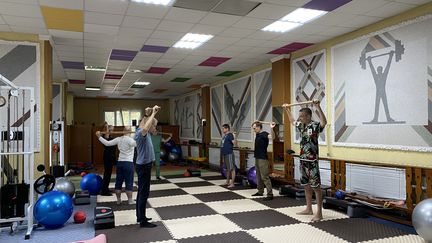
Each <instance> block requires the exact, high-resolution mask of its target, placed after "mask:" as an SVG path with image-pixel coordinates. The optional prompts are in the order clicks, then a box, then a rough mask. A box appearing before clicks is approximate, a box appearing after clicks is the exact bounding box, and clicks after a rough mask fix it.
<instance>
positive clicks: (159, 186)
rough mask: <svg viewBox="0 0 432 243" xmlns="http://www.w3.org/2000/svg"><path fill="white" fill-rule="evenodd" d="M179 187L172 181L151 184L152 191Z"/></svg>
mask: <svg viewBox="0 0 432 243" xmlns="http://www.w3.org/2000/svg"><path fill="white" fill-rule="evenodd" d="M176 188H179V187H178V186H177V185H175V184H171V183H164V184H151V185H150V191H160V190H167V189H176Z"/></svg>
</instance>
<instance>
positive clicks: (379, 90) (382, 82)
mask: <svg viewBox="0 0 432 243" xmlns="http://www.w3.org/2000/svg"><path fill="white" fill-rule="evenodd" d="M393 55H394V51H390V52H389V59H388V61H387V64H386V67H385V70H384V71H383V67H382V66H378V68H377V69H376V70H375V67H374V65H373V63H372V57H370V56H369V57H367V58H366V60H367V62H368V64H369V68H370V69H371V71H372V76H373V79H374V81H375V87H376V92H375V114H374V117H373V118H372V121H371V122H378V115H379V105H380V101H381V100H382V103H383V106H384V111H385V115H386V118H387V121H388V122H394V121H395V120H394V119H392V118H391V116H390V111H389V108H388V102H387V94H386V83H387V77H388V73H389V70H390V65H391V61H392V59H393Z"/></svg>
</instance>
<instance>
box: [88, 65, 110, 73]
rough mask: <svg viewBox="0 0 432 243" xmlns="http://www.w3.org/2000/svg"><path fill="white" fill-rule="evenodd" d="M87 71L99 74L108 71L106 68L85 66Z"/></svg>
mask: <svg viewBox="0 0 432 243" xmlns="http://www.w3.org/2000/svg"><path fill="white" fill-rule="evenodd" d="M85 70H86V71H98V72H105V71H106V69H105V68H104V67H96V66H85Z"/></svg>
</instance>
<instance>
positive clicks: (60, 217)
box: [33, 191, 73, 229]
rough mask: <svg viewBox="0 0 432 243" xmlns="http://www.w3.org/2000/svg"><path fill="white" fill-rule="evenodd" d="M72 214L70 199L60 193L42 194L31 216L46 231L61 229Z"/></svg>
mask: <svg viewBox="0 0 432 243" xmlns="http://www.w3.org/2000/svg"><path fill="white" fill-rule="evenodd" d="M72 212H73V205H72V199H71V197H70V196H69V195H68V194H66V193H64V192H62V191H49V192H46V193H44V194H43V195H42V196H41V197H40V198H39V199H38V200H37V202H36V204H35V206H34V210H33V215H34V217H35V219H36V220H37V222H38V223H39V224H41V225H43V226H44V227H45V228H47V229H56V228H59V227H62V226H63V225H64V223H66V221H68V219H69V218H70V216H71V215H72Z"/></svg>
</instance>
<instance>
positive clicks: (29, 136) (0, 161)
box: [0, 75, 36, 240]
mask: <svg viewBox="0 0 432 243" xmlns="http://www.w3.org/2000/svg"><path fill="white" fill-rule="evenodd" d="M0 91H3V92H4V91H6V92H8V93H9V92H13V93H14V95H16V96H17V97H18V96H20V95H21V96H20V97H21V98H22V100H23V101H22V104H19V102H17V103H16V104H14V105H16V106H19V108H26V109H28V112H29V117H28V119H27V120H24V119H25V118H24V117H22V119H23V120H24V121H23V128H22V129H23V131H22V133H24V131H25V138H24V135H22V137H23V138H21V139H22V143H21V145H22V149H20V148H19V147H20V146H19V145H18V143H19V142H18V143H17V144H15V141H10V140H11V139H12V138H11V137H9V136H10V134H6V135H7V138H6V139H3V137H2V139H1V141H2V143H9V147H8V151H4V150H2V149H0V182H4V181H5V180H6V178H5V177H4V175H3V174H4V171H3V170H4V168H2V166H3V165H4V164H5V163H6V159H5V158H16V160H17V161H18V163H22V165H23V167H21V168H17V169H16V170H17V174H20V173H21V172H22V178H21V180H22V183H23V184H24V185H28V187H29V191H28V195H24V196H28V202H27V203H26V204H25V207H24V209H25V210H24V216H23V217H9V218H8V217H2V215H1V212H0V224H2V225H8V224H11V225H10V232H11V233H14V231H15V230H16V229H17V228H18V227H22V226H26V228H27V231H26V233H25V237H24V239H26V240H27V239H30V235H31V233H32V231H33V207H34V197H35V195H34V189H33V182H34V146H35V116H36V113H35V110H34V109H33V107H34V106H35V99H34V88H33V87H18V86H16V85H15V84H14V83H12V82H11V81H9V80H8V79H7V78H5V77H4V76H2V75H0ZM0 93H1V92H0ZM24 93H25V96H24ZM27 101H28V102H27ZM20 105H21V106H20ZM3 108H4V107H2V108H1V111H0V112H1V114H6V115H7V116H9V114H8V113H7V112H6V109H5V110H3ZM14 108H15V107H14ZM23 110H24V109H23ZM3 117H6V116H3ZM5 120H6V119H0V130H3V129H4V128H8V130H10V128H11V124H8V122H6V121H5ZM12 122H14V121H12ZM24 124H25V126H24ZM11 134H13V133H11ZM10 143H12V145H10ZM14 146H15V147H14ZM9 148H11V149H9ZM11 150H12V151H11ZM20 159H21V161H20ZM4 160H5V161H4ZM18 163H17V164H18ZM18 177H19V176H18ZM18 177H17V179H16V183H18V181H19V179H18ZM8 179H9V178H8ZM12 185H14V184H13V183H12ZM21 196H22V195H21ZM24 223H27V225H25V224H24Z"/></svg>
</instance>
